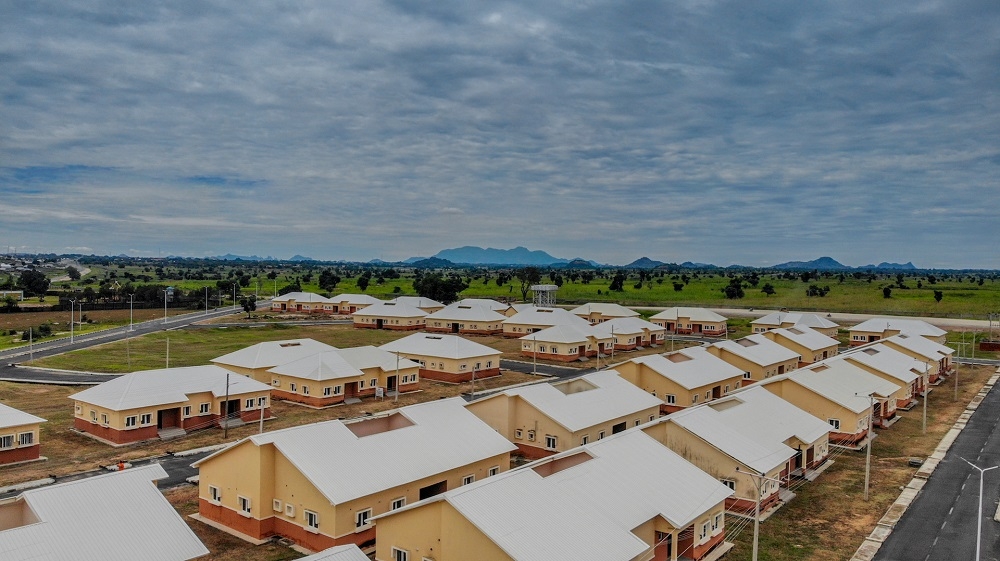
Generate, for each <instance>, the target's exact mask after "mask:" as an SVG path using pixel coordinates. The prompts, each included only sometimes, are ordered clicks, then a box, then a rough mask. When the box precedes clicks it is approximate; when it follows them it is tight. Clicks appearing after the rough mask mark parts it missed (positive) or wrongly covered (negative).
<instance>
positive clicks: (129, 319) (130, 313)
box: [128, 294, 135, 332]
mask: <svg viewBox="0 0 1000 561" xmlns="http://www.w3.org/2000/svg"><path fill="white" fill-rule="evenodd" d="M134 300H135V294H129V295H128V330H129V331H130V332H131V331H132V330H133V328H132V303H133V301H134Z"/></svg>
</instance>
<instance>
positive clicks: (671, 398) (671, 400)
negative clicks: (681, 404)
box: [666, 393, 677, 405]
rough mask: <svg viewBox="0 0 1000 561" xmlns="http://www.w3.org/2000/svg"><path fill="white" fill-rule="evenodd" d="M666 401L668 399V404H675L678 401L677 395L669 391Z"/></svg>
mask: <svg viewBox="0 0 1000 561" xmlns="http://www.w3.org/2000/svg"><path fill="white" fill-rule="evenodd" d="M666 401H667V405H674V404H676V403H677V396H676V395H674V394H672V393H668V394H667V400H666Z"/></svg>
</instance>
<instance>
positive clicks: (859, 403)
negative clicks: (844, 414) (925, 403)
mask: <svg viewBox="0 0 1000 561" xmlns="http://www.w3.org/2000/svg"><path fill="white" fill-rule="evenodd" d="M822 367H825V368H822ZM783 377H787V378H788V379H789V380H792V381H794V382H795V383H797V384H799V385H800V386H803V387H805V388H808V389H810V390H812V391H813V392H815V393H817V394H819V395H822V396H824V397H826V398H827V399H829V400H831V401H833V402H835V403H838V404H840V405H842V406H844V407H846V408H847V409H849V410H851V411H854V412H855V413H861V412H862V411H867V410H868V409H870V408H871V401H870V400H869V399H868V394H869V393H874V394H875V397H881V398H887V397H889V396H891V395H892V394H894V393H896V392H897V391H899V389H900V386H898V385H896V384H893V383H892V382H889V381H886V380H883V379H882V378H879V377H878V376H876V375H874V374H870V373H868V372H866V371H865V370H862V369H861V368H860V367H857V366H855V365H853V364H851V363H849V362H845V361H843V360H835V361H830V362H829V363H827V362H820V363H817V364H813V365H810V366H807V367H805V368H800V369H798V370H794V371H792V372H791V373H790V374H785V375H784V376H778V377H776V378H770V379H768V380H764V381H763V382H762V383H764V384H766V383H770V382H771V381H773V380H775V379H780V378H783Z"/></svg>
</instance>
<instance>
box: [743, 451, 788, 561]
mask: <svg viewBox="0 0 1000 561" xmlns="http://www.w3.org/2000/svg"><path fill="white" fill-rule="evenodd" d="M736 471H737V472H739V473H743V474H746V475H749V476H750V477H752V478H753V483H754V491H756V495H757V496H756V500H754V506H753V557H752V560H753V561H757V549H758V548H757V542H758V541H759V536H760V496H761V495H762V494H764V485H765V484H766V483H767V482H768V481H774V482H776V483H777V484H778V485H781V480H780V479H775V478H773V477H767V476H765V475H764V474H763V473H751V472H746V471H740V468H739V466H737V467H736Z"/></svg>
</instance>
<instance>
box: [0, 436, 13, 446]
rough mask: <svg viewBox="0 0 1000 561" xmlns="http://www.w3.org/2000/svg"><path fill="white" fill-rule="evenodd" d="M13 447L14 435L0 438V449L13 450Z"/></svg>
mask: <svg viewBox="0 0 1000 561" xmlns="http://www.w3.org/2000/svg"><path fill="white" fill-rule="evenodd" d="M13 447H14V435H13V434H5V435H3V436H0V448H13Z"/></svg>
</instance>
